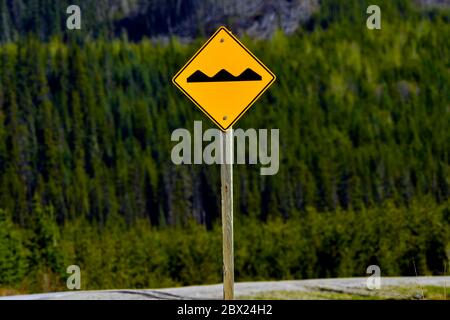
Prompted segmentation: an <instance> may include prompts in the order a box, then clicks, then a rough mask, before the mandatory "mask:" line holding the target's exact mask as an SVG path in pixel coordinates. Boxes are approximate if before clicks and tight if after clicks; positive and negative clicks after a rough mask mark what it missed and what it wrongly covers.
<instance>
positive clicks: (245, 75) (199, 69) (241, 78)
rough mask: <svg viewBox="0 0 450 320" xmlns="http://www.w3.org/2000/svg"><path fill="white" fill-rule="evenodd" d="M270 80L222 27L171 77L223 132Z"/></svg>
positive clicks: (269, 75)
mask: <svg viewBox="0 0 450 320" xmlns="http://www.w3.org/2000/svg"><path fill="white" fill-rule="evenodd" d="M274 81H275V75H274V74H273V73H272V72H271V71H270V70H269V69H268V68H267V67H266V66H264V64H263V63H262V62H261V61H259V60H258V59H257V58H256V57H255V56H254V55H253V54H252V53H251V52H250V51H249V50H248V49H247V48H245V47H244V45H243V44H242V43H241V42H240V41H239V40H238V39H237V38H236V37H235V36H233V34H232V33H231V32H230V31H228V30H227V29H226V28H225V27H220V28H219V30H217V31H216V33H214V35H213V36H212V37H211V38H210V39H209V40H208V41H207V42H206V43H205V44H204V45H203V47H201V49H200V50H199V51H198V52H197V53H196V54H195V55H194V57H192V58H191V60H189V62H188V63H187V64H186V65H185V66H184V67H183V68H182V69H181V70H180V71H179V72H178V73H177V74H176V75H175V77H174V78H173V83H174V84H175V85H176V86H177V87H178V88H179V89H180V90H181V91H183V92H184V94H186V95H187V96H188V97H189V98H190V99H191V100H192V101H193V102H194V103H195V104H196V105H197V106H198V107H199V108H200V109H202V110H203V112H205V113H206V114H207V115H208V117H209V118H211V120H213V121H214V122H215V123H216V124H217V125H218V126H219V127H220V129H222V130H224V131H225V130H227V129H228V128H229V127H230V126H232V125H233V124H234V123H235V122H236V121H237V120H238V119H239V118H240V117H241V116H242V115H243V114H244V112H245V111H247V109H248V108H250V106H251V105H252V104H253V103H254V102H255V101H256V100H257V99H258V98H259V97H260V96H261V95H262V93H263V92H264V91H265V90H266V89H267V88H268V87H269V86H270V85H271V84H272V83H273V82H274Z"/></svg>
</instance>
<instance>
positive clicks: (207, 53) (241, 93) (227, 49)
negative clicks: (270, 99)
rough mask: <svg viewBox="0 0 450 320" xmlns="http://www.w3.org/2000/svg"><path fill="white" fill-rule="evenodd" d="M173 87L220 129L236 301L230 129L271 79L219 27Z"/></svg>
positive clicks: (227, 263)
mask: <svg viewBox="0 0 450 320" xmlns="http://www.w3.org/2000/svg"><path fill="white" fill-rule="evenodd" d="M172 81H173V83H174V84H175V85H176V86H177V87H178V88H179V89H180V90H181V91H182V92H183V93H184V94H185V95H186V96H187V97H188V98H189V99H191V101H192V102H194V103H195V104H196V105H197V106H198V107H199V108H200V109H201V110H202V111H203V112H204V113H205V114H206V115H207V116H208V117H209V118H210V119H211V120H212V121H213V122H214V123H215V124H216V125H217V126H218V127H219V128H220V129H221V130H222V133H221V135H220V138H221V144H220V148H221V157H220V159H221V185H222V186H221V193H222V232H223V296H224V299H226V300H231V299H233V298H234V255H233V159H234V150H233V129H232V126H233V125H234V123H236V121H237V120H238V119H239V118H240V117H241V116H242V115H243V114H244V113H245V112H246V111H247V110H248V109H249V108H250V106H251V105H252V104H253V103H254V102H255V101H256V100H258V98H259V97H260V96H261V95H262V94H263V93H264V91H266V90H267V88H269V87H270V85H271V84H272V83H273V82H274V81H275V75H274V74H273V73H272V72H271V71H270V70H269V69H268V68H267V67H266V66H265V65H264V64H263V63H262V62H261V61H259V60H258V58H256V57H255V56H254V55H253V54H252V53H251V52H250V51H249V50H248V49H247V48H246V47H245V46H244V45H243V44H242V43H241V42H240V41H239V40H238V39H237V38H236V37H235V36H234V35H233V34H232V33H231V32H230V31H228V30H227V29H226V28H225V27H220V28H219V29H218V30H217V31H216V32H215V33H214V35H213V36H212V37H211V38H210V39H209V40H208V41H207V42H206V43H205V44H204V45H203V46H202V47H201V48H200V50H198V51H197V52H196V53H195V55H194V56H193V57H192V58H191V59H190V60H189V61H188V62H187V63H186V65H185V66H184V67H183V68H182V69H181V70H180V71H179V72H178V73H177V74H176V75H175V76H174V77H173V79H172Z"/></svg>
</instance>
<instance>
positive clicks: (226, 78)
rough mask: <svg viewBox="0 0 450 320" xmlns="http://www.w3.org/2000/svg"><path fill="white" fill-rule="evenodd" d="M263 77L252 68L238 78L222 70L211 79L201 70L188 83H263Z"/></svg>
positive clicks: (190, 77)
mask: <svg viewBox="0 0 450 320" xmlns="http://www.w3.org/2000/svg"><path fill="white" fill-rule="evenodd" d="M261 80H262V77H261V76H260V75H259V74H257V73H256V72H255V71H253V70H252V69H250V68H247V69H245V71H244V72H242V73H241V74H240V75H238V76H233V75H232V74H231V73H229V72H228V71H227V70H225V69H222V70H220V71H219V72H217V73H216V74H215V75H214V76H213V77H209V76H207V75H206V74H204V73H203V72H201V71H200V70H197V71H195V72H194V73H193V74H191V75H190V76H189V77H188V78H187V82H191V83H192V82H237V81H261Z"/></svg>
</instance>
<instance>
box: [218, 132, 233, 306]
mask: <svg viewBox="0 0 450 320" xmlns="http://www.w3.org/2000/svg"><path fill="white" fill-rule="evenodd" d="M221 142H222V156H221V160H222V162H221V170H220V171H221V181H222V233H223V298H224V300H233V298H234V252H233V251H234V250H233V159H234V150H233V128H231V127H230V128H229V129H228V130H227V131H226V132H222V133H221Z"/></svg>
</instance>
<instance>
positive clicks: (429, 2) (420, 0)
mask: <svg viewBox="0 0 450 320" xmlns="http://www.w3.org/2000/svg"><path fill="white" fill-rule="evenodd" d="M416 3H417V4H418V5H419V6H421V7H425V8H427V7H437V8H439V7H441V8H445V7H447V8H448V7H450V0H416Z"/></svg>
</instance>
